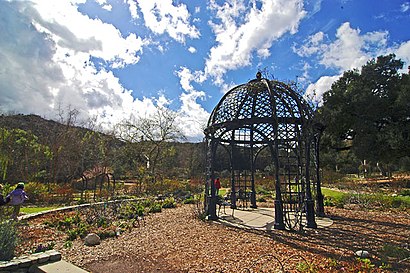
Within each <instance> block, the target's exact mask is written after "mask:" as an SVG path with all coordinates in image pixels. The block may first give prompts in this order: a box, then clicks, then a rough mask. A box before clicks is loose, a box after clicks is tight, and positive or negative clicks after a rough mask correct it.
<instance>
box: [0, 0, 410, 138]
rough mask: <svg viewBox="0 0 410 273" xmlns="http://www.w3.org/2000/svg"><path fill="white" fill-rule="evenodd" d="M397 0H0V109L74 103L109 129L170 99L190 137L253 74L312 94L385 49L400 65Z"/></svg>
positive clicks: (408, 43) (408, 39)
mask: <svg viewBox="0 0 410 273" xmlns="http://www.w3.org/2000/svg"><path fill="white" fill-rule="evenodd" d="M409 26H410V1H406V0H305V1H303V0H251V1H244V0H227V1H221V0H174V1H173V0H112V1H111V0H53V1H50V0H35V1H24V0H16V1H10V0H0V113H3V114H9V113H22V114H37V115H40V116H42V117H44V118H47V119H57V118H58V116H59V114H61V113H62V112H64V111H65V112H66V111H68V109H75V110H76V111H78V113H79V117H78V118H79V119H80V120H87V119H92V120H95V121H96V122H98V124H100V126H101V129H102V130H104V131H107V132H108V131H110V130H112V128H114V126H115V125H116V124H119V123H121V122H123V121H124V120H128V119H129V118H130V117H134V118H138V117H150V115H152V114H153V113H155V112H156V109H157V108H160V107H168V108H170V109H171V110H172V111H174V112H175V113H176V114H177V115H178V119H177V125H178V126H179V127H180V129H181V130H182V131H183V133H184V134H185V135H186V137H187V140H188V141H201V140H202V138H203V136H204V135H203V129H204V128H205V127H206V123H207V120H208V118H209V115H210V113H211V112H212V110H213V108H214V107H215V106H216V105H217V103H218V102H219V100H220V99H221V98H222V96H223V95H224V94H225V93H226V92H227V91H229V90H230V89H231V88H233V87H235V86H236V85H239V84H243V83H246V82H248V81H249V80H251V79H254V78H255V74H256V72H257V71H258V70H262V71H265V72H267V73H268V74H269V75H270V77H271V78H274V79H277V80H281V81H285V82H289V81H295V82H297V84H298V86H299V88H300V89H301V90H303V91H304V92H306V95H307V96H309V97H312V96H313V97H314V99H315V100H317V101H318V102H319V103H320V100H321V96H322V94H323V92H325V91H327V90H329V89H330V87H331V84H332V83H333V82H334V81H336V80H337V79H338V78H339V77H340V76H341V75H342V74H343V72H344V71H346V70H350V69H354V68H360V67H361V66H362V65H364V64H365V63H366V62H367V61H369V60H370V59H371V58H375V57H377V56H380V55H386V54H390V53H394V54H396V56H397V58H400V59H401V60H402V61H404V63H405V65H404V69H403V70H402V71H401V72H402V73H407V66H409V65H410V27H409Z"/></svg>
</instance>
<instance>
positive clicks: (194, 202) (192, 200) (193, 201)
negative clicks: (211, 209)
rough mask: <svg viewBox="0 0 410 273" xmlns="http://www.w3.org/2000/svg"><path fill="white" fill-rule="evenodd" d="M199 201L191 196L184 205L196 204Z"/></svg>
mask: <svg viewBox="0 0 410 273" xmlns="http://www.w3.org/2000/svg"><path fill="white" fill-rule="evenodd" d="M197 201H198V200H197V199H196V198H195V197H194V196H190V197H188V198H187V199H185V200H184V201H182V203H184V204H196V202H197Z"/></svg>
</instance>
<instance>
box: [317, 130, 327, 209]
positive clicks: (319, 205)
mask: <svg viewBox="0 0 410 273" xmlns="http://www.w3.org/2000/svg"><path fill="white" fill-rule="evenodd" d="M323 130H324V126H323V124H320V123H316V124H315V155H316V159H315V160H316V162H315V163H316V164H315V166H316V214H317V216H320V217H324V216H325V206H324V196H323V194H322V185H321V180H320V158H319V155H320V152H319V148H320V147H319V145H320V137H321V135H322V132H323Z"/></svg>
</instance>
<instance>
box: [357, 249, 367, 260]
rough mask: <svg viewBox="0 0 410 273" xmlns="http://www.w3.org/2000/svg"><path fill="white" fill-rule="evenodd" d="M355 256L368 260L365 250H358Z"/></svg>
mask: <svg viewBox="0 0 410 273" xmlns="http://www.w3.org/2000/svg"><path fill="white" fill-rule="evenodd" d="M355 254H356V256H357V257H359V258H370V254H369V252H367V251H366V250H358V251H356V252H355Z"/></svg>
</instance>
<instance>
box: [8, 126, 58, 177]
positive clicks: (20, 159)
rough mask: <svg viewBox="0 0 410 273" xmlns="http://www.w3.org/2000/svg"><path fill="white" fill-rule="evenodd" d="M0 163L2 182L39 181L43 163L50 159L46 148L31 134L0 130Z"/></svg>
mask: <svg viewBox="0 0 410 273" xmlns="http://www.w3.org/2000/svg"><path fill="white" fill-rule="evenodd" d="M0 154H1V157H0V163H1V170H0V173H1V174H2V177H1V179H2V180H9V181H18V180H23V181H29V180H41V178H42V176H44V173H45V167H46V166H45V162H46V160H48V159H49V158H51V152H50V150H49V148H48V146H46V145H43V144H41V143H40V142H39V139H38V137H37V136H36V135H34V134H33V133H32V132H27V131H24V130H21V129H9V130H8V129H6V128H0Z"/></svg>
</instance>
